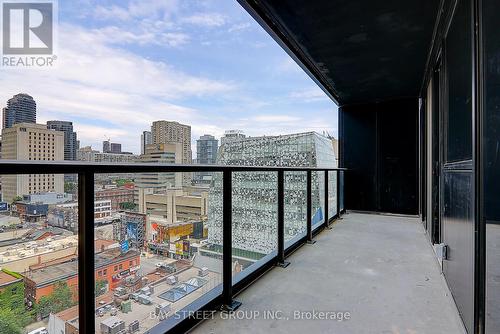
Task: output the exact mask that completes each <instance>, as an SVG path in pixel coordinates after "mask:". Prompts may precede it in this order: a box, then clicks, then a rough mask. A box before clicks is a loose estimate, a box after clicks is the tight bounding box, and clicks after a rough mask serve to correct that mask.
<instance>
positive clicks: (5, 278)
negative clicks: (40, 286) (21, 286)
mask: <svg viewBox="0 0 500 334" xmlns="http://www.w3.org/2000/svg"><path fill="white" fill-rule="evenodd" d="M21 280H22V278H16V277H14V276H12V275H9V274H7V273H6V272H3V271H1V270H0V288H3V287H5V286H7V285H9V284H12V283H15V282H17V281H21Z"/></svg>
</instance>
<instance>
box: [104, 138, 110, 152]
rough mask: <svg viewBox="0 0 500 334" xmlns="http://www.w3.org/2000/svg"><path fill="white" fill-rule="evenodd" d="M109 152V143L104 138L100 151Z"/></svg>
mask: <svg viewBox="0 0 500 334" xmlns="http://www.w3.org/2000/svg"><path fill="white" fill-rule="evenodd" d="M110 152H111V143H110V142H109V140H105V141H103V142H102V153H110Z"/></svg>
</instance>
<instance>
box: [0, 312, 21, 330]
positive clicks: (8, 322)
mask: <svg viewBox="0 0 500 334" xmlns="http://www.w3.org/2000/svg"><path fill="white" fill-rule="evenodd" d="M21 331H22V327H21V324H20V322H19V318H18V314H16V312H14V311H11V310H9V309H7V308H4V307H2V308H0V333H2V334H21Z"/></svg>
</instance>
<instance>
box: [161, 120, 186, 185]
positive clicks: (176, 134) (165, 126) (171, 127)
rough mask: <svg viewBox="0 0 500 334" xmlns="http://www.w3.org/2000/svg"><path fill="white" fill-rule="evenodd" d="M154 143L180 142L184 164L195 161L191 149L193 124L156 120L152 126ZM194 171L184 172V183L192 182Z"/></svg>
mask: <svg viewBox="0 0 500 334" xmlns="http://www.w3.org/2000/svg"><path fill="white" fill-rule="evenodd" d="M151 136H152V139H153V144H162V143H180V144H181V148H182V160H181V163H183V164H190V163H192V162H193V152H192V150H191V126H189V125H184V124H180V123H177V122H170V121H156V122H153V125H152V126H151ZM191 174H192V173H183V180H184V184H190V183H191V178H192V177H191Z"/></svg>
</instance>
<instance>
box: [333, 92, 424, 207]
mask: <svg viewBox="0 0 500 334" xmlns="http://www.w3.org/2000/svg"><path fill="white" fill-rule="evenodd" d="M339 115H340V117H339V129H340V138H341V142H340V150H341V154H340V159H341V161H340V163H341V166H342V167H346V168H348V169H349V172H347V173H345V188H344V189H345V208H346V209H347V210H363V211H377V212H389V213H400V214H414V215H416V214H418V172H417V168H418V133H417V131H418V99H417V98H409V99H400V100H393V101H387V102H381V103H373V104H364V105H353V106H343V107H341V108H340V109H339Z"/></svg>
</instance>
